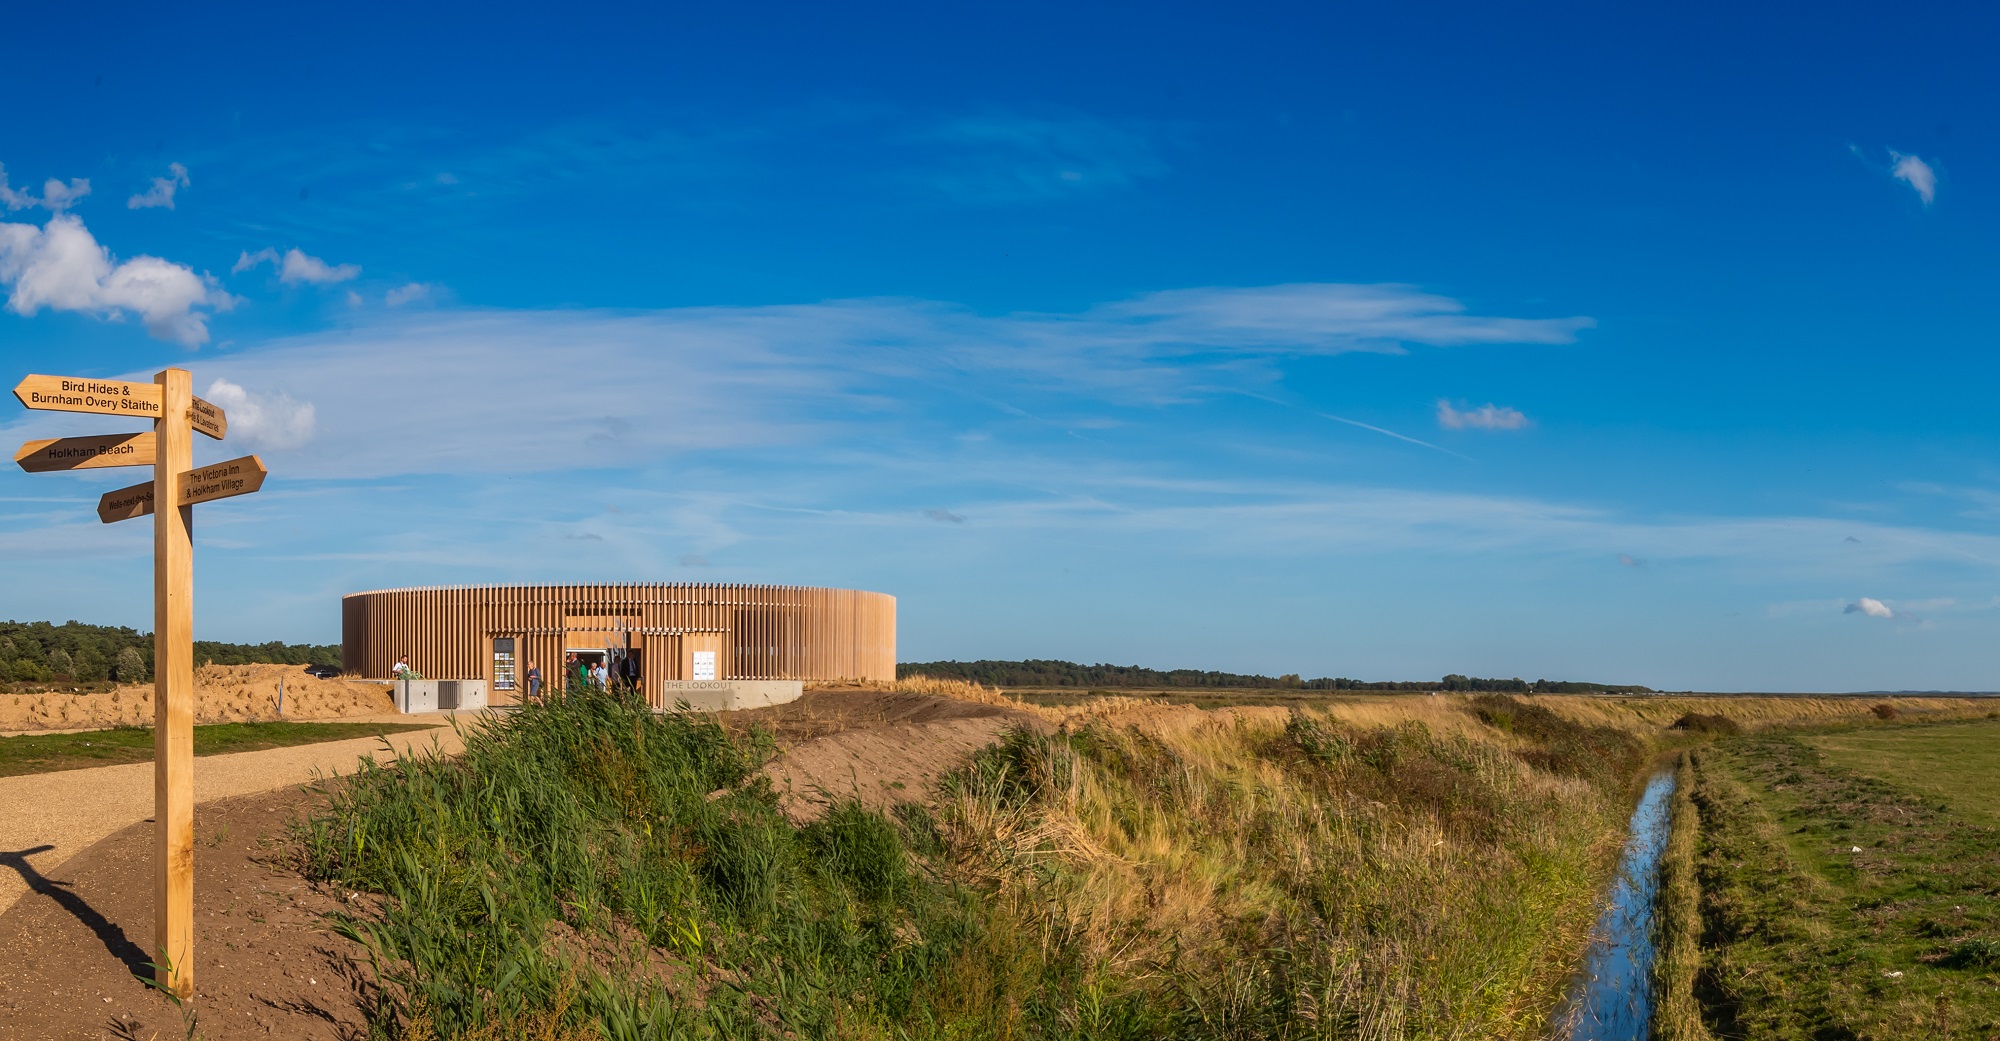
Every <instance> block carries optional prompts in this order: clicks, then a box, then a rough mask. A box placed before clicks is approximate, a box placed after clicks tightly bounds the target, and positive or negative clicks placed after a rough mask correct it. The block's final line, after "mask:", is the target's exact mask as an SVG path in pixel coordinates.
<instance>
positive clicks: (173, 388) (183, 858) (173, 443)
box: [14, 369, 268, 998]
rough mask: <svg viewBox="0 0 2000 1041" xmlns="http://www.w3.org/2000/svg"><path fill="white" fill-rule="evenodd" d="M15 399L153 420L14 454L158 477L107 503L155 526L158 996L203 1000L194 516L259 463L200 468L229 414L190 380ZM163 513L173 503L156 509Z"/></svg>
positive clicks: (26, 386)
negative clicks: (198, 959) (200, 453)
mask: <svg viewBox="0 0 2000 1041" xmlns="http://www.w3.org/2000/svg"><path fill="white" fill-rule="evenodd" d="M14 396H15V397H17V398H19V399H20V400H21V404H23V405H26V406H27V407H29V408H32V409H46V410H53V411H58V412H92V413H98V414H102V415H111V416H130V417H133V418H135V419H150V420H152V421H153V429H152V431H151V432H140V433H133V434H106V435H99V436H94V437H63V438H53V439H47V440H40V441H30V442H28V443H27V444H25V445H22V446H21V450H20V451H18V452H16V453H14V461H15V462H17V463H19V464H20V465H21V469H23V470H26V471H28V472H29V473H48V472H53V471H62V470H83V469H91V468H97V467H106V466H151V467H152V468H153V479H152V480H151V481H149V482H146V483H144V484H136V485H133V486H132V487H129V488H121V489H119V490H118V491H115V492H107V493H105V495H104V496H103V498H101V499H100V500H98V504H97V515H98V517H99V518H100V519H101V520H103V521H104V523H106V524H110V523H113V522H115V521H121V520H129V519H131V518H133V517H143V516H145V515H147V514H149V513H150V514H152V515H153V821H154V825H153V833H154V845H153V852H154V869H155V876H154V886H153V908H154V910H153V946H154V955H155V957H157V958H158V959H159V961H158V963H157V965H158V973H157V976H156V979H157V982H158V983H159V984H160V986H162V987H164V988H166V989H168V990H170V991H172V992H173V993H175V994H178V995H180V996H181V997H183V998H185V997H188V996H190V995H192V994H193V993H194V506H195V504H197V503H204V502H212V501H214V500H216V499H226V498H229V497H230V496H235V495H248V494H249V493H251V492H254V491H257V490H258V489H259V488H262V487H263V486H264V477H265V475H266V473H267V472H268V471H266V470H265V469H264V462H263V460H261V459H259V458H257V457H256V456H254V455H246V456H244V457H242V458H240V459H231V460H229V461H228V462H224V463H216V464H214V465H212V466H200V467H198V466H195V465H194V445H193V441H194V434H195V432H196V431H199V432H201V433H203V434H206V435H208V436H209V437H213V438H216V439H218V440H220V439H221V438H222V437H223V435H224V434H226V433H227V432H228V430H229V419H228V417H227V416H226V415H224V414H223V411H222V410H221V409H219V408H217V407H215V406H214V405H211V404H209V403H208V402H206V401H203V400H201V399H200V398H197V397H195V396H194V389H193V377H192V376H191V375H190V374H189V373H188V372H187V370H185V369H167V370H165V371H163V372H161V373H160V374H159V375H158V376H156V377H154V381H153V382H151V383H134V382H129V381H125V380H99V379H86V378H79V377H70V376H29V377H27V378H26V379H24V380H22V381H21V382H20V385H18V386H16V387H15V388H14ZM160 503H170V504H172V505H171V506H169V507H168V508H166V509H157V508H156V505H157V504H160Z"/></svg>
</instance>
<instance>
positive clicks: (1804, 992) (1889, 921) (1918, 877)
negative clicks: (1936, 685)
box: [1655, 720, 2000, 1041]
mask: <svg viewBox="0 0 2000 1041" xmlns="http://www.w3.org/2000/svg"><path fill="white" fill-rule="evenodd" d="M1682 776H1683V779H1684V782H1685V783H1686V784H1687V785H1688V787H1687V790H1686V791H1685V797H1686V804H1685V805H1683V806H1681V807H1678V808H1677V809H1678V810H1679V811H1680V812H1679V813H1677V820H1676V826H1675V834H1674V837H1673V842H1672V843H1671V844H1670V848H1669V853H1668V857H1667V862H1666V864H1665V865H1664V867H1663V872H1664V875H1665V879H1664V880H1665V881H1666V883H1667V885H1666V887H1665V889H1666V892H1667V895H1665V896H1663V899H1662V904H1661V912H1662V928H1661V937H1662V957H1661V969H1660V973H1659V980H1660V983H1661V991H1662V993H1663V1001H1662V1004H1661V1011H1660V1016H1659V1018H1658V1019H1657V1020H1656V1024H1655V1025H1656V1032H1657V1033H1658V1035H1659V1036H1660V1037H1661V1038H1662V1039H1663V1041H1673V1039H1675V1038H1703V1037H1705V1036H1707V1031H1708V1030H1710V1029H1712V1030H1713V1031H1714V1033H1715V1034H1716V1035H1717V1036H1728V1037H1739V1036H1740V1037H1759V1038H1766V1037H1768V1038H1778V1039H1785V1038H1822V1037H1855V1038H1859V1037H1868V1038H1902V1037H1908V1038H1917V1037H1923V1038H1947V1037H1986V1036H1990V1035H1991V1033H1992V1032H1993V1031H1994V1030H1995V1029H2000V827H1996V824H2000V723H1996V722H1990V721H1984V720H1982V721H1978V722H1969V723H1934V724H1928V725H1918V726H1881V727H1878V728H1874V729H1869V730H1862V731H1847V732H1824V733H1814V734H1799V735H1770V734H1767V735H1758V736H1752V737H1745V738H1739V739H1734V740H1730V741H1726V742H1723V743H1721V744H1718V745H1717V746H1715V747H1713V748H1707V749H1703V750H1700V751H1697V752H1695V753H1693V755H1692V756H1691V757H1690V760H1689V762H1688V764H1687V766H1686V767H1685V768H1684V769H1683V774H1682ZM1697 901H1698V913H1697V909H1696V903H1697Z"/></svg>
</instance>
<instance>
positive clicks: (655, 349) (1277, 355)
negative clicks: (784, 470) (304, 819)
mask: <svg viewBox="0 0 2000 1041" xmlns="http://www.w3.org/2000/svg"><path fill="white" fill-rule="evenodd" d="M258 261H259V258H258V257H255V256H250V257H248V258H247V262H248V263H251V264H254V263H257V262H258ZM1588 325H1589V320H1588V319H1581V318H1560V319H1516V318H1504V317H1492V316H1480V315H1470V314H1467V313H1465V309H1464V308H1463V307H1462V306H1461V305H1459V304H1458V303H1457V302H1456V301H1453V300H1450V299H1449V298H1445V297H1439V296H1435V295H1431V294H1425V293H1420V292H1418V291H1415V290H1411V289H1408V288H1407V287H1398V286H1346V285H1321V286H1274V287H1263V288H1256V289H1197V290H1180V291H1176V292H1172V293H1158V294H1152V295H1149V296H1144V297H1139V298H1136V299H1133V300H1126V301H1120V302H1117V303H1112V304H1106V305H1102V306H1099V307H1094V308H1089V309H1086V310H1084V311H1081V312H1076V313H1070V314H1047V313H1019V314H1008V315H982V314H976V313H973V312H970V311H967V310H966V309H963V308H958V307H953V306H950V305H946V304H940V303H935V302H929V301H909V300H845V301H831V302H827V303H819V304H803V305H784V306H767V307H709V308H683V309H674V310H665V311H655V312H650V313H641V314H630V313H607V312H532V311H526V312H524V311H477V310H465V309H453V310H444V311H424V312H418V313H412V314H402V313H398V312H380V313H378V314H376V315H373V316H370V317H368V318H366V319H364V320H363V323H362V324H361V325H358V326H355V327H353V328H351V329H343V330H340V331H335V332H328V333H323V334H317V335H312V336H305V337H299V338H295V339H291V340H287V341H282V342H280V343H278V344H276V345H274V347H273V349H269V350H263V351H254V352H242V353H238V354H232V355H231V356H230V357H229V359H228V360H227V362H226V363H225V364H226V369H225V371H224V372H223V374H224V375H226V376H227V377H228V378H229V379H230V380H231V381H233V382H236V383H239V384H241V385H243V386H272V387H294V388H307V387H309V388H312V397H313V400H314V401H315V403H317V404H318V405H319V406H320V409H319V415H320V422H321V424H322V426H323V427H324V428H325V430H324V432H325V433H326V434H328V435H329V436H328V437H327V438H326V439H325V441H326V443H328V444H340V445H343V446H345V447H344V448H343V450H341V451H339V452H334V451H332V450H331V449H326V450H325V451H326V456H325V458H324V459H323V460H321V461H320V462H319V463H316V464H314V465H324V466H326V467H328V468H330V469H332V470H338V471H340V472H342V473H348V474H362V473H373V474H381V473H392V472H423V471H428V470H433V469H436V470H460V469H463V468H466V467H470V468H472V469H474V470H491V469H496V468H504V469H529V470H534V469H542V468H560V467H564V466H570V465H574V462H575V460H576V458H577V452H578V450H579V449H583V450H586V451H588V452H589V453H592V454H593V455H596V454H602V455H603V458H604V464H605V465H617V462H618V460H621V459H626V458H637V457H643V456H644V455H645V454H646V453H659V452H663V451H674V450H678V449H687V448H692V447H698V446H711V447H713V446H717V445H722V444H767V443H771V442H773V441H774V440H791V439H793V438H798V437H806V436H810V434H811V432H812V431H815V430H819V429H821V428H822V427H823V425H824V424H826V423H829V422H847V421H849V419H848V417H852V416H858V415H865V414H874V413H880V412H882V411H884V410H894V409H897V408H899V407H900V406H898V405H897V404H896V402H898V401H901V400H905V399H910V398H920V397H921V396H922V393H923V390H922V388H925V387H929V386H940V385H956V386H964V387H966V388H967V392H968V393H980V394H984V393H986V392H988V391H990V390H991V389H992V388H995V387H1018V388H1022V389H1023V392H1033V393H1046V394H1059V395H1065V396H1069V397H1072V398H1083V399H1090V400H1111V401H1119V402H1126V403H1132V404H1137V405H1155V404H1163V403H1171V402H1176V401H1189V400H1195V399H1197V398H1199V397H1202V396H1204V395H1206V394H1209V393H1213V392H1214V391H1215V390H1217V389H1220V388H1228V387H1234V386H1239V385H1245V384H1261V383H1266V382H1269V381H1271V380H1273V379H1275V378H1276V374H1277V372H1278V367H1279V365H1280V363H1281V362H1282V361H1283V360H1284V359H1286V358H1293V357H1299V356H1304V355H1324V354H1333V353H1338V352H1341V351H1348V350H1374V351H1397V350H1403V349H1405V348H1404V347H1403V346H1402V345H1403V344H1406V343H1407V344H1426V345H1436V346H1453V345H1460V344H1470V343H1501V342H1529V343H1561V342H1568V341H1569V340H1571V339H1573V338H1574V336H1575V334H1576V331H1577V330H1578V329H1581V328H1585V327H1587V326H1588ZM552 365H555V366H558V367H559V370H560V371H561V372H562V373H564V374H566V378H564V379H560V380H554V381H543V380H533V381H532V391H531V390H530V383H526V382H524V378H523V375H522V374H524V373H543V372H548V371H550V366H552ZM392 370H393V371H395V372H398V373H400V374H401V376H400V378H399V379H398V380H396V381H393V382H392V383H387V384H385V381H383V380H382V379H381V377H380V373H382V372H386V371H392ZM446 385H448V386H451V387H453V388H454V392H453V393H452V394H450V395H444V396H437V395H432V394H429V393H427V392H425V391H423V390H422V389H420V388H424V387H431V386H446ZM530 396H532V397H533V398H534V400H535V402H536V404H537V414H538V415H539V416H541V417H543V418H542V420H541V421H540V423H541V425H539V426H533V427H532V428H531V425H524V424H521V423H519V422H518V421H517V416H516V414H515V413H513V412H512V411H510V410H508V409H506V408H498V407H495V406H494V405H493V404H492V403H494V402H505V401H508V400H513V399H516V398H521V399H525V398H527V397H530ZM403 397H408V398H409V400H408V401H407V402H402V401H401V399H402V398H403ZM350 416H351V417H354V418H353V422H354V426H353V429H351V430H349V429H347V428H346V422H347V421H346V420H345V419H343V418H342V417H350ZM406 425H407V426H408V429H405V426H406ZM439 425H442V426H444V427H448V428H449V429H452V430H453V431H454V432H455V433H454V436H453V437H452V438H449V439H440V438H436V437H431V436H426V435H424V434H423V433H421V431H422V430H428V429H438V428H439ZM1397 436H1401V435H1397ZM1411 440H1412V441H1414V440H1415V439H1411ZM482 442H484V443H485V445H484V446H482ZM1417 443H1422V442H1417ZM1432 447H1435V446H1432Z"/></svg>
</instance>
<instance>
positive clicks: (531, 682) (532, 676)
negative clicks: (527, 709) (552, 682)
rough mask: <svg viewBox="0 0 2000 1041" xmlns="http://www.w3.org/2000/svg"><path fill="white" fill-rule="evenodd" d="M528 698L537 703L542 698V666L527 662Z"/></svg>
mask: <svg viewBox="0 0 2000 1041" xmlns="http://www.w3.org/2000/svg"><path fill="white" fill-rule="evenodd" d="M528 700H529V701H533V702H537V703H539V702H540V701H541V700H542V667H541V666H539V665H536V664H535V663H534V662H529V663H528Z"/></svg>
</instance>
